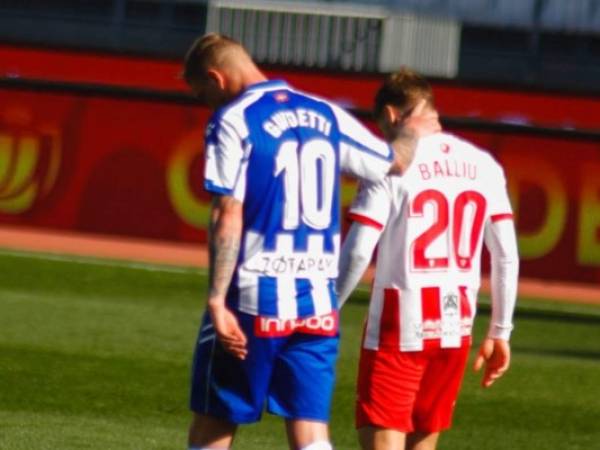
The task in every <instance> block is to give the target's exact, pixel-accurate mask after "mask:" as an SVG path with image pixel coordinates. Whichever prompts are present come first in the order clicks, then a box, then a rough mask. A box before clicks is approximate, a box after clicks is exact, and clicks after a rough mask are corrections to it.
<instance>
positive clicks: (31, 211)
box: [0, 89, 600, 283]
mask: <svg viewBox="0 0 600 450" xmlns="http://www.w3.org/2000/svg"><path fill="white" fill-rule="evenodd" d="M207 116H208V112H207V111H206V110H204V109H201V108H197V107H194V106H185V105H181V104H176V103H169V102H158V101H150V100H128V99H118V98H111V97H103V96H92V95H75V94H67V93H65V94H57V93H54V94H49V93H40V92H30V91H26V90H8V89H0V223H5V224H15V225H27V226H33V227H40V228H51V229H65V230H78V231H83V232H96V233H104V234H118V235H125V236H134V237H146V238H156V239H168V240H173V241H183V242H186V241H203V240H205V238H206V233H205V229H206V228H205V225H206V220H207V211H208V204H207V197H206V194H205V193H204V192H203V190H202V172H203V170H202V147H203V126H204V124H205V122H206V120H207ZM459 134H461V135H463V136H465V137H467V138H468V139H470V140H472V141H474V142H475V143H477V144H479V145H480V146H482V147H484V148H487V149H489V150H490V151H492V153H494V155H495V156H496V157H497V158H498V159H499V160H500V161H501V162H502V164H503V165H504V167H505V170H506V173H507V176H508V183H509V189H510V193H511V198H512V201H513V205H514V207H515V210H516V214H517V224H518V231H519V241H520V242H519V243H520V252H521V256H522V259H523V263H522V273H523V275H525V276H532V277H544V278H552V279H555V280H572V281H584V282H593V283H597V282H598V281H600V142H595V141H591V140H575V139H567V138H557V137H544V136H540V135H515V134H512V135H511V134H499V133H497V132H490V131H467V132H465V131H459ZM352 189H353V186H352V184H350V183H347V184H346V186H345V189H344V194H345V195H344V196H345V199H346V201H348V199H349V198H351V196H352Z"/></svg>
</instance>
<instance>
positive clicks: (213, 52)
mask: <svg viewBox="0 0 600 450" xmlns="http://www.w3.org/2000/svg"><path fill="white" fill-rule="evenodd" d="M230 50H237V51H241V52H242V53H243V54H246V50H245V49H244V47H242V45H241V44H240V43H239V42H237V41H235V40H234V39H231V38H230V37H227V36H224V35H222V34H218V33H208V34H205V35H204V36H201V37H199V38H198V39H196V40H195V41H194V43H193V44H192V46H191V47H190V49H189V50H188V51H187V53H186V55H185V59H184V63H183V73H182V76H183V79H184V80H185V81H186V82H187V83H188V84H189V83H190V82H193V81H200V80H203V79H204V78H205V77H206V73H207V71H208V70H209V69H211V68H218V67H221V66H222V65H223V64H224V61H225V59H226V56H227V53H228V52H229V51H230Z"/></svg>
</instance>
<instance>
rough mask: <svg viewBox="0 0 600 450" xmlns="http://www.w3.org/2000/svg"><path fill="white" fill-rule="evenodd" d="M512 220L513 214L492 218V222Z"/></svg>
mask: <svg viewBox="0 0 600 450" xmlns="http://www.w3.org/2000/svg"><path fill="white" fill-rule="evenodd" d="M512 218H513V215H512V214H511V213H506V214H494V215H493V216H491V217H490V219H491V220H492V222H498V221H499V220H506V219H510V220H512Z"/></svg>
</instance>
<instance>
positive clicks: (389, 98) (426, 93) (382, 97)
mask: <svg viewBox="0 0 600 450" xmlns="http://www.w3.org/2000/svg"><path fill="white" fill-rule="evenodd" d="M421 99H425V100H426V101H427V103H428V104H429V105H430V106H432V107H434V101H433V91H432V90H431V85H430V84H429V82H428V81H427V80H426V79H425V77H423V76H422V75H420V74H418V73H417V72H415V71H413V70H411V69H409V68H407V67H402V68H400V69H399V70H398V71H397V72H394V73H391V74H389V75H388V76H386V78H385V80H384V82H383V84H382V85H381V87H380V88H379V90H378V91H377V94H375V102H374V103H375V104H374V107H373V115H374V116H375V118H376V119H381V117H382V115H383V110H384V108H385V105H392V106H396V107H398V108H400V109H401V110H402V111H403V112H408V111H410V110H412V109H413V108H414V107H415V106H416V105H417V103H418V102H419V100H421Z"/></svg>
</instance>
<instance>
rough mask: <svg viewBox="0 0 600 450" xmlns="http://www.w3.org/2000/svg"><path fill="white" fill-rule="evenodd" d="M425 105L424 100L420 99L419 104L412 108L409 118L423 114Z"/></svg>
mask: <svg viewBox="0 0 600 450" xmlns="http://www.w3.org/2000/svg"><path fill="white" fill-rule="evenodd" d="M425 105H427V102H426V101H425V99H424V98H422V99H421V100H419V103H417V106H415V107H414V108H413V110H412V112H411V113H410V116H409V117H415V116H420V115H421V114H422V113H423V110H424V109H425Z"/></svg>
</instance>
